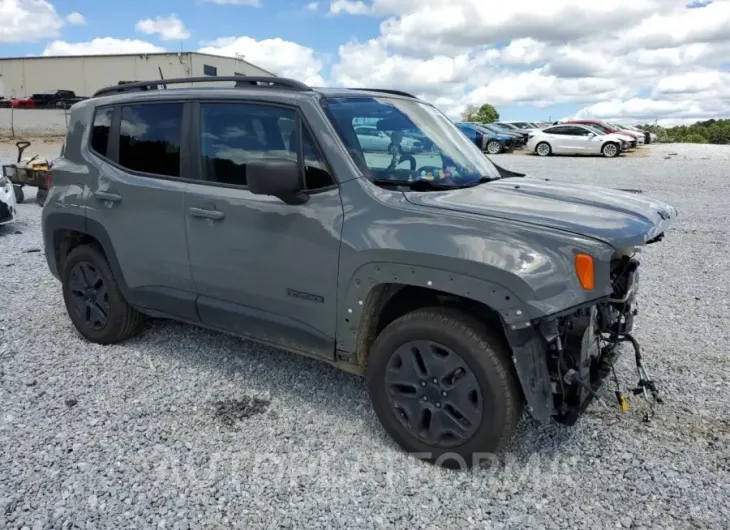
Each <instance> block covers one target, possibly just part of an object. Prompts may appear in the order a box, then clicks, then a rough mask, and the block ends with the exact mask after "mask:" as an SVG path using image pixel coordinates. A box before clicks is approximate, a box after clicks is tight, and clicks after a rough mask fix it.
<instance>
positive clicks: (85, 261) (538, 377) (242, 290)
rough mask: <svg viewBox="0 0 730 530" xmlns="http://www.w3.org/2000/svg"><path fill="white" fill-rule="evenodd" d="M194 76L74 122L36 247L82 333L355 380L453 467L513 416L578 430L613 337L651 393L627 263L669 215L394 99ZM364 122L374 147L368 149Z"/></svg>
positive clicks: (77, 110) (634, 272)
mask: <svg viewBox="0 0 730 530" xmlns="http://www.w3.org/2000/svg"><path fill="white" fill-rule="evenodd" d="M211 81H212V80H211V78H191V79H175V80H164V81H150V82H135V83H128V84H125V85H122V86H114V87H109V88H106V89H102V90H100V91H99V92H97V93H96V94H95V95H94V96H93V97H92V98H90V99H88V100H86V101H83V102H80V103H77V104H75V105H74V106H73V108H72V109H71V114H70V121H69V127H68V133H67V138H66V143H65V149H64V152H63V155H62V157H61V158H60V159H59V160H58V161H57V162H56V163H55V165H54V167H53V172H52V182H51V188H50V191H49V194H48V199H47V201H46V203H45V206H44V208H43V238H44V243H45V251H46V257H47V260H48V265H49V267H50V270H51V272H52V273H53V274H54V275H55V276H56V277H57V278H58V279H60V281H61V283H62V286H63V298H64V301H65V304H66V307H67V310H68V314H69V316H70V318H71V320H72V322H73V324H74V325H75V327H76V328H77V330H78V331H79V333H80V334H81V335H82V336H84V337H85V338H86V339H88V340H90V341H92V342H96V343H101V344H109V343H114V342H117V341H121V340H124V339H126V338H128V337H131V336H132V335H134V334H135V333H136V332H137V331H139V329H140V322H141V318H142V315H149V316H152V317H164V318H171V319H176V320H180V321H183V322H189V323H191V324H195V325H200V326H205V327H208V328H211V329H215V330H221V331H225V332H231V333H235V334H238V335H241V336H245V337H248V338H250V339H253V340H255V341H260V342H263V343H266V344H271V345H275V346H278V347H280V348H283V349H285V350H289V351H292V352H295V353H299V354H303V355H307V356H310V357H314V358H317V359H320V360H323V361H325V362H328V363H331V364H333V365H335V366H337V367H340V368H342V369H344V370H347V371H349V372H352V373H355V374H358V375H361V376H364V378H365V380H366V382H367V387H368V390H369V393H370V396H371V399H372V402H373V406H374V409H375V412H376V414H377V416H378V418H379V419H380V421H381V422H382V424H383V426H384V428H385V430H386V431H387V432H388V433H389V434H390V435H391V436H392V437H393V438H394V439H395V441H396V442H397V443H398V444H399V445H400V446H401V447H402V448H404V449H405V450H406V451H408V452H411V453H417V454H418V456H419V457H421V458H423V459H425V460H427V461H431V462H434V463H437V464H439V465H444V466H449V467H452V466H456V465H459V466H461V465H463V464H464V463H465V464H466V465H472V463H473V461H474V459H475V455H480V454H484V453H492V452H495V451H497V450H499V449H500V448H501V447H502V446H503V445H504V444H505V442H506V441H507V440H508V439H509V438H510V437H511V435H512V434H513V433H514V431H515V428H516V426H517V424H518V421H519V420H520V418H521V417H522V415H523V410H526V411H527V412H528V413H529V415H530V416H532V417H533V418H535V419H536V420H539V421H547V420H549V419H550V418H554V419H555V420H557V421H560V422H562V423H565V424H572V423H574V422H575V421H576V419H577V418H578V417H579V416H580V415H581V413H582V412H583V411H584V410H585V408H586V407H587V406H588V404H589V403H590V402H591V401H592V400H593V399H594V398H595V395H596V390H597V389H598V388H599V387H600V386H601V384H602V382H603V381H604V380H605V378H606V377H607V376H608V374H609V373H610V372H611V369H612V367H613V365H612V363H613V360H614V358H615V356H616V355H617V354H618V352H619V351H620V350H621V349H622V348H620V347H619V344H620V343H621V342H630V343H631V344H633V345H635V346H636V361H637V370H638V371H639V375H640V381H639V386H638V387H637V388H636V389H634V391H635V392H636V393H643V394H647V395H649V394H655V386H654V383H653V382H652V381H651V380H650V379H649V378H648V376H646V373H645V371H644V370H643V368H642V366H641V357H640V354H639V350H638V344H637V343H636V341H635V339H634V338H633V337H632V336H631V329H632V327H633V320H634V315H635V314H636V311H635V298H636V293H637V287H638V266H639V262H638V260H637V259H636V254H637V252H638V251H639V248H640V247H643V246H645V245H648V244H653V243H655V242H657V241H660V240H661V239H662V237H663V236H664V234H665V231H666V230H667V227H668V226H669V225H670V224H672V223H673V222H674V220H675V218H676V217H677V211H676V210H675V209H674V208H673V207H671V206H669V205H667V204H664V203H662V202H659V201H656V200H653V199H649V198H645V197H643V196H640V195H637V194H631V193H628V192H622V191H616V190H609V189H602V188H596V187H591V186H582V185H571V184H564V183H557V182H552V181H549V179H538V178H530V177H528V176H526V175H523V174H520V173H514V172H511V171H507V170H505V169H504V168H501V167H499V166H496V165H495V164H494V163H492V162H491V161H490V160H489V158H487V157H486V156H485V155H484V154H483V153H481V152H480V150H479V149H478V148H477V147H476V146H475V145H474V144H473V143H472V142H471V141H470V140H469V139H468V138H467V137H466V136H465V135H464V134H463V133H462V132H461V131H459V129H458V128H457V127H456V125H455V124H454V123H453V122H452V121H451V120H449V119H448V118H447V117H446V116H445V115H444V114H442V113H441V112H440V111H439V110H437V109H436V108H435V107H433V106H432V105H430V104H428V103H426V102H424V101H421V100H420V99H418V98H416V97H414V96H412V95H410V94H406V93H403V92H398V91H392V90H381V89H341V88H322V89H319V88H318V89H314V88H310V87H308V86H306V85H303V84H302V83H299V82H297V81H294V80H289V79H284V78H251V77H222V78H217V79H216V80H215V83H219V84H223V83H230V85H229V86H225V85H220V86H212V87H211V86H206V87H202V86H199V85H198V83H203V82H204V83H206V84H208V85H210V84H211ZM234 83H235V84H234ZM163 84H164V87H165V88H168V87H172V86H175V85H178V87H177V88H169V89H167V90H149V88H151V87H154V88H156V87H157V86H163ZM180 85H182V86H180ZM363 126H368V127H375V128H376V129H377V130H379V131H383V132H384V133H385V134H387V135H388V136H389V137H390V139H391V143H390V144H388V145H382V146H381V147H379V148H373V147H372V146H371V147H370V148H369V149H368V150H367V151H364V150H363V149H362V146H361V144H360V141H359V139H358V135H357V133H356V129H357V128H358V127H363ZM404 138H417V139H419V141H420V142H421V144H422V146H423V148H422V149H421V150H418V149H416V150H415V151H414V150H412V149H410V148H409V149H408V150H407V151H408V152H407V153H406V152H404V150H403V149H402V144H403V143H404ZM411 143H412V142H410V143H409V145H410V144H411Z"/></svg>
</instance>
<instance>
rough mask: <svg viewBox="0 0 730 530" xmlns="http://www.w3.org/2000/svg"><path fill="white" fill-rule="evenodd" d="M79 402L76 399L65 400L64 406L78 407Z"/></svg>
mask: <svg viewBox="0 0 730 530" xmlns="http://www.w3.org/2000/svg"><path fill="white" fill-rule="evenodd" d="M78 403H79V400H78V399H76V398H66V406H67V407H75V406H76V405H78Z"/></svg>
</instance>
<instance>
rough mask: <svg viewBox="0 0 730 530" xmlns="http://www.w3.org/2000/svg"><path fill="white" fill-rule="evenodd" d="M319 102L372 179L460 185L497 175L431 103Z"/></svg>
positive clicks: (365, 99)
mask: <svg viewBox="0 0 730 530" xmlns="http://www.w3.org/2000/svg"><path fill="white" fill-rule="evenodd" d="M322 101H323V106H324V108H325V111H326V113H327V114H328V116H329V118H330V120H331V121H332V123H333V124H334V126H335V129H336V130H337V132H338V134H339V135H340V137H341V138H342V141H343V143H344V144H345V147H347V150H348V151H349V153H350V156H352V158H353V160H354V161H355V163H356V164H357V165H358V167H359V168H360V170H361V171H362V172H363V173H364V174H365V175H366V176H367V177H368V178H370V179H371V180H376V181H378V182H382V181H385V180H392V181H398V182H413V181H418V180H426V181H430V182H431V183H433V184H435V185H439V186H443V187H461V186H467V185H474V184H475V183H478V182H480V180H483V179H489V180H491V179H496V178H499V173H498V171H497V169H496V168H495V167H494V165H493V164H492V163H491V162H490V161H489V159H488V158H487V157H486V156H485V155H484V154H483V153H482V152H481V151H480V149H479V148H478V147H477V146H476V145H475V144H474V142H473V141H471V140H470V139H469V138H468V137H467V136H466V135H465V134H464V133H463V132H461V130H459V128H458V127H457V126H456V125H455V124H454V122H452V121H451V120H450V119H449V118H447V117H446V116H445V115H444V114H443V113H441V112H440V111H438V110H437V109H436V108H435V107H433V106H431V105H428V104H425V103H423V102H419V101H417V100H410V99H401V98H391V97H342V98H326V99H324V100H322Z"/></svg>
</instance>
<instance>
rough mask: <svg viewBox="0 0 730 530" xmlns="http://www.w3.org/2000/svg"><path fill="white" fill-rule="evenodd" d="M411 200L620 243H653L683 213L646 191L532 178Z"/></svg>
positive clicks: (619, 245) (409, 197)
mask: <svg viewBox="0 0 730 530" xmlns="http://www.w3.org/2000/svg"><path fill="white" fill-rule="evenodd" d="M406 199H407V200H408V201H409V202H410V203H412V204H417V205H419V206H425V207H431V208H440V209H444V210H451V211H454V212H465V213H472V214H478V215H484V216H488V217H492V218H501V219H510V220H515V221H520V222H524V223H530V224H534V225H539V226H545V227H549V228H554V229H558V230H565V231H568V232H571V233H574V234H579V235H582V236H587V237H591V238H594V239H598V240H600V241H603V242H605V243H608V244H610V245H612V246H613V247H615V248H625V247H630V246H640V245H644V244H646V243H647V242H650V241H651V240H653V239H654V238H656V237H657V236H659V235H662V234H663V233H664V232H665V231H666V230H667V228H668V227H669V226H671V225H672V224H673V223H674V222H675V220H676V218H677V216H678V213H677V210H676V209H675V208H674V207H673V206H670V205H669V204H666V203H663V202H660V201H657V200H655V199H651V198H648V197H644V196H643V195H640V194H636V193H630V192H624V191H619V190H613V189H608V188H600V187H595V186H586V185H580V184H569V183H557V182H552V181H546V180H543V179H536V178H530V177H526V178H509V179H503V180H494V181H492V182H487V183H485V184H481V185H479V186H474V187H471V188H462V189H457V190H448V191H443V192H406Z"/></svg>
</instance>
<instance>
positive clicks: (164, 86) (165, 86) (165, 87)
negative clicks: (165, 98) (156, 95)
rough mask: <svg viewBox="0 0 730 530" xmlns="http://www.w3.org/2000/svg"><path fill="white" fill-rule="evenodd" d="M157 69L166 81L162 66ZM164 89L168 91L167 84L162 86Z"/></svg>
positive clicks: (161, 77)
mask: <svg viewBox="0 0 730 530" xmlns="http://www.w3.org/2000/svg"><path fill="white" fill-rule="evenodd" d="M157 69H158V70H159V71H160V79H162V80H164V79H165V76H164V75H162V67H161V66H158V67H157ZM162 88H164V89H165V90H167V85H166V84H163V85H162Z"/></svg>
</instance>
